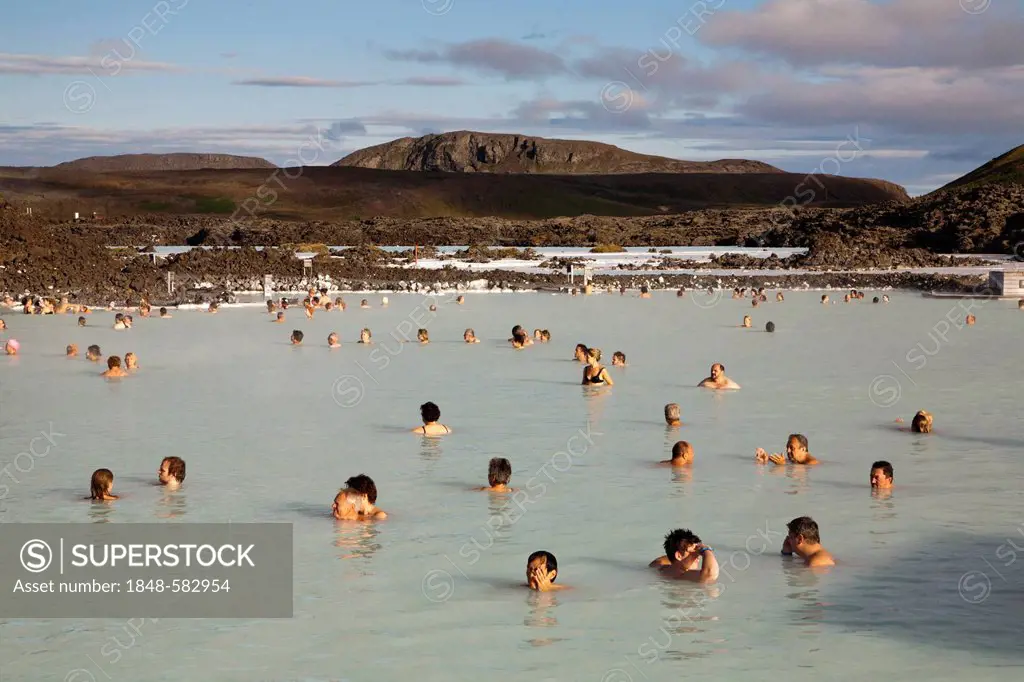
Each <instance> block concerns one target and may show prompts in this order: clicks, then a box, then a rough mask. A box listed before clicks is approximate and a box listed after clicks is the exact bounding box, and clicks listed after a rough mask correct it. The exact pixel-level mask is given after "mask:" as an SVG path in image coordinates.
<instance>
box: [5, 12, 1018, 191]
mask: <svg viewBox="0 0 1024 682" xmlns="http://www.w3.org/2000/svg"><path fill="white" fill-rule="evenodd" d="M1022 36H1024V0H696V1H695V0H672V1H669V0H632V1H631V2H621V1H616V2H610V1H606V0H557V1H556V0H516V1H515V2H509V1H506V0H373V2H355V1H352V0H290V1H289V2H283V1H281V0H159V1H156V0H93V1H91V2H81V0H33V1H32V2H17V3H14V2H12V3H6V6H5V7H4V16H3V21H2V22H0V165H6V166H43V165H52V164H55V163H59V162H62V161H68V160H71V159H75V158H80V157H83V156H92V155H107V154H123V153H143V152H157V153H160V152H180V151H188V152H211V153H213V152H216V153H230V154H242V155H253V156H261V157H264V158H266V159H269V160H270V161H273V162H275V163H278V164H282V165H290V166H294V165H300V164H301V165H326V164H329V163H333V162H334V161H337V160H338V159H339V158H341V157H343V156H344V155H345V154H347V153H349V152H352V151H354V150H356V149H360V148H363V147H366V146H369V145H373V144H379V143H382V142H386V141H389V140H391V139H394V138H398V137H405V136H414V137H417V136H420V135H425V134H429V133H438V132H444V131H450V130H477V131H487V132H507V133H523V134H527V135H531V136H541V137H556V138H563V139H581V140H582V139H586V140H597V141H601V142H607V143H610V144H615V145H618V146H620V147H623V148H625V149H629V150H633V151H637V152H642V153H647V154H659V155H663V156H670V157H674V158H681V159H692V160H714V159H720V158H747V159H757V160H761V161H766V162H768V163H771V164H773V165H775V166H778V167H780V168H783V169H784V170H787V171H792V172H797V173H811V172H819V173H830V174H834V175H843V176H847V177H875V178H882V179H886V180H890V181H892V182H896V183H899V184H901V185H903V186H905V187H906V188H907V190H908V191H909V192H910V193H911V194H913V195H918V194H922V193H926V192H929V191H931V190H933V189H935V188H937V187H940V186H942V185H943V184H945V183H947V182H949V181H951V180H953V179H955V178H956V177H959V176H960V175H962V174H964V173H966V172H968V171H970V170H971V169H973V168H975V167H977V166H979V165H981V164H983V163H985V162H986V161H988V160H990V159H991V158H993V157H995V156H998V155H999V154H1002V153H1003V152H1005V151H1007V150H1009V149H1011V148H1013V147H1015V146H1017V145H1020V144H1024V38H1022Z"/></svg>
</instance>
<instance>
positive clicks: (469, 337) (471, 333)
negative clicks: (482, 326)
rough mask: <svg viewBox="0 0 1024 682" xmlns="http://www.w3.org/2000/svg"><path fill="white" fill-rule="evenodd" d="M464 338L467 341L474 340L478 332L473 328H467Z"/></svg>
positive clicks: (463, 334)
mask: <svg viewBox="0 0 1024 682" xmlns="http://www.w3.org/2000/svg"><path fill="white" fill-rule="evenodd" d="M462 338H463V340H465V341H472V340H473V339H475V338H476V332H475V331H473V330H472V329H467V330H466V331H464V332H463V333H462Z"/></svg>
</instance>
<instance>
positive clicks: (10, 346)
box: [4, 339, 21, 355]
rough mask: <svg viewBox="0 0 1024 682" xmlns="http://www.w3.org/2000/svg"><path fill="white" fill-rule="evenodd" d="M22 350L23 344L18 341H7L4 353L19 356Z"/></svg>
mask: <svg viewBox="0 0 1024 682" xmlns="http://www.w3.org/2000/svg"><path fill="white" fill-rule="evenodd" d="M20 348H21V344H20V343H18V340H17V339H7V343H5V344H4V352H5V353H7V354H8V355H17V354H18V349H20Z"/></svg>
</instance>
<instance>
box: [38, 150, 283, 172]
mask: <svg viewBox="0 0 1024 682" xmlns="http://www.w3.org/2000/svg"><path fill="white" fill-rule="evenodd" d="M276 167H277V166H275V165H274V164H272V163H270V162H269V161H267V160H266V159H261V158H258V157H255V156H233V155H231V154H119V155H117V156H89V157H86V158H84V159H77V160H75V161H67V162H65V163H60V164H57V165H56V166H54V168H55V169H58V170H65V171H86V172H89V173H124V172H136V171H193V170H205V169H233V168H276Z"/></svg>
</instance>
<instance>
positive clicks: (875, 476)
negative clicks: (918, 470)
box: [871, 460, 893, 488]
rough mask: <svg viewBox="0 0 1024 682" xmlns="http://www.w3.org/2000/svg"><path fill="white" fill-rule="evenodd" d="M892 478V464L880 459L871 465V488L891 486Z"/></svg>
mask: <svg viewBox="0 0 1024 682" xmlns="http://www.w3.org/2000/svg"><path fill="white" fill-rule="evenodd" d="M892 479H893V475H892V464H889V463H888V462H886V461H884V460H880V461H878V462H875V463H874V464H872V465H871V487H872V488H891V487H892Z"/></svg>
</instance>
